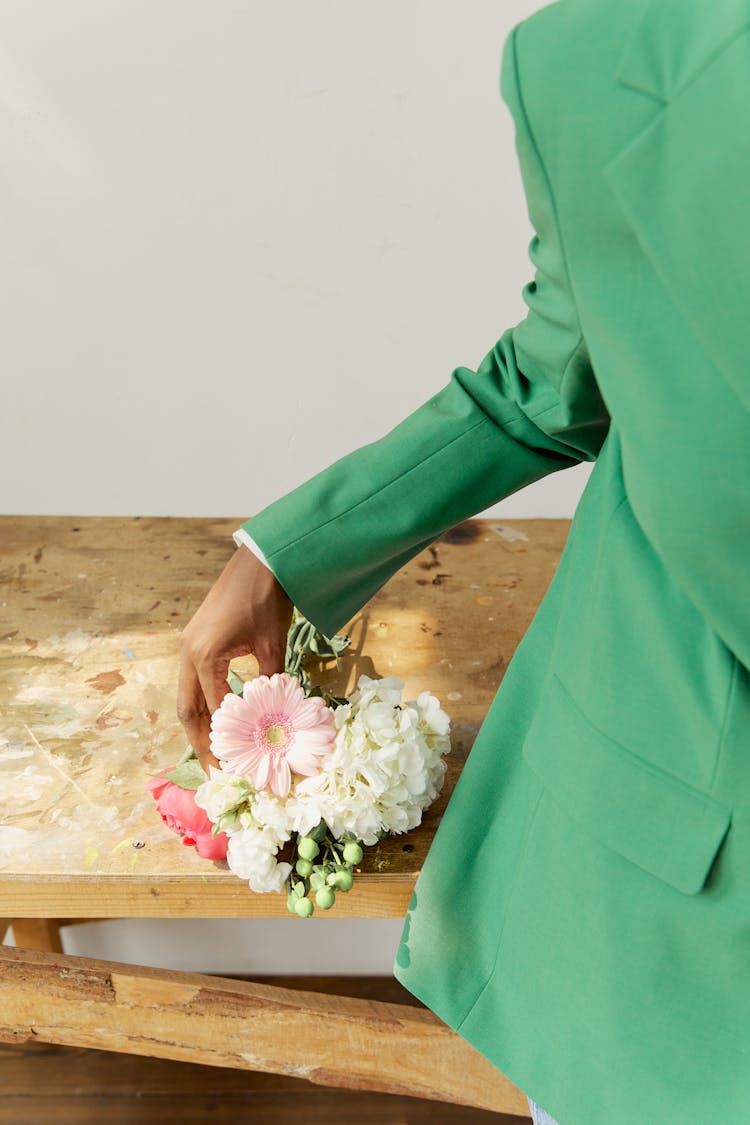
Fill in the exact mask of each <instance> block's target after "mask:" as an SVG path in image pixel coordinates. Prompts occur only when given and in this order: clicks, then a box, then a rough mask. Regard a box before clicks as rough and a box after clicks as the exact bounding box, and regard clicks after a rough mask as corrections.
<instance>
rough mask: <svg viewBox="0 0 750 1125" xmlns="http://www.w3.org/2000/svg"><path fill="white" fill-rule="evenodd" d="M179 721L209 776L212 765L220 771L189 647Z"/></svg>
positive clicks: (180, 690)
mask: <svg viewBox="0 0 750 1125" xmlns="http://www.w3.org/2000/svg"><path fill="white" fill-rule="evenodd" d="M177 718H178V719H179V720H180V722H181V723H182V726H183V729H184V731H185V734H186V735H187V738H188V741H189V743H190V745H191V746H192V748H193V750H195V753H196V755H197V756H198V760H199V761H200V763H201V765H202V766H203V769H204V771H205V772H206V774H208V767H209V765H214V766H216V767H217V768H218V765H219V761H218V759H217V758H216V757H215V756H214V755H213V754H212V753H211V737H210V731H211V712H210V710H209V708H208V705H207V703H206V696H205V692H204V690H203V687H202V685H201V681H200V677H199V675H198V672H197V670H196V668H195V665H194V663H193V659H192V656H191V654H190V651H189V649H188V647H187V645H183V647H182V650H181V652H180V678H179V684H178V688H177Z"/></svg>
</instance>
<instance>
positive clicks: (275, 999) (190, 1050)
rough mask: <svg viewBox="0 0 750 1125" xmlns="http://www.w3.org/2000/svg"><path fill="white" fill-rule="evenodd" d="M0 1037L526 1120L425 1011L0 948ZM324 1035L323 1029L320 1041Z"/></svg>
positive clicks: (479, 1061) (521, 1104)
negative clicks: (258, 1073)
mask: <svg viewBox="0 0 750 1125" xmlns="http://www.w3.org/2000/svg"><path fill="white" fill-rule="evenodd" d="M0 990H1V991H2V996H3V1009H2V1014H1V1015H0V1019H2V1023H3V1026H2V1027H0V1040H3V1041H6V1042H14V1041H15V1042H19V1041H23V1040H25V1039H29V1038H32V1037H33V1038H35V1039H36V1040H40V1041H43V1042H49V1043H59V1044H66V1045H72V1046H80V1047H97V1048H104V1049H108V1050H114V1051H120V1052H124V1053H127V1054H137V1055H150V1056H156V1057H160V1058H171V1059H180V1060H184V1061H189V1062H197V1063H201V1064H211V1065H214V1066H225V1067H232V1068H237V1069H248V1070H262V1071H267V1072H272V1073H276V1074H285V1075H289V1076H292V1077H297V1078H305V1079H307V1080H308V1081H309V1082H312V1083H314V1084H316V1085H323V1086H334V1087H339V1088H346V1089H351V1090H373V1091H381V1092H384V1093H391V1094H400V1095H407V1096H411V1097H420V1098H427V1099H432V1100H437V1101H444V1102H452V1103H455V1104H457V1105H467V1106H475V1107H478V1108H481V1109H492V1110H495V1111H498V1112H504V1113H510V1114H518V1115H524V1116H525V1115H527V1113H528V1103H527V1101H526V1098H525V1095H524V1094H523V1093H522V1092H521V1091H520V1090H518V1088H517V1087H516V1086H514V1085H513V1084H512V1083H511V1082H510V1081H509V1080H508V1079H507V1078H506V1077H505V1076H504V1075H503V1074H501V1072H500V1071H499V1070H497V1068H495V1067H493V1066H492V1064H491V1063H490V1062H489V1061H488V1060H487V1059H485V1058H484V1057H483V1056H482V1055H481V1054H480V1053H479V1052H478V1051H475V1050H474V1048H472V1047H471V1046H470V1045H469V1044H468V1043H467V1042H466V1041H465V1040H463V1039H462V1038H461V1037H460V1036H458V1035H457V1034H456V1033H455V1032H454V1031H452V1030H451V1029H450V1028H449V1027H448V1026H447V1025H446V1024H444V1023H443V1022H442V1021H441V1020H440V1019H439V1018H438V1017H437V1016H436V1015H435V1014H434V1013H433V1012H431V1011H429V1010H428V1009H426V1008H424V1007H413V1006H411V1005H407V1004H392V1003H387V1002H379V1001H373V1000H361V999H356V998H349V997H342V996H327V995H323V994H320V993H316V992H304V991H298V990H293V989H286V988H280V987H276V986H271V985H262V984H258V983H255V982H244V981H236V980H229V979H226V978H220V977H211V976H207V975H205V974H198V973H181V972H175V971H169V970H164V969H149V968H140V967H134V966H130V965H123V964H118V963H116V962H111V961H99V960H92V959H90V958H83V957H71V956H67V955H65V954H58V955H54V954H51V953H42V952H35V951H27V950H22V949H19V948H17V947H14V946H3V947H0ZM316 1032H317V1033H316Z"/></svg>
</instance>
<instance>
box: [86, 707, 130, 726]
mask: <svg viewBox="0 0 750 1125" xmlns="http://www.w3.org/2000/svg"><path fill="white" fill-rule="evenodd" d="M131 718H132V716H131V715H126V714H124V713H123V712H121V711H117V710H116V709H115V708H114V707H109V708H108V709H107V710H106V711H104V712H102V714H101V715H99V717H98V718H97V720H96V722H95V723H94V726H95V727H96V728H97V730H109V729H110V727H119V726H120V724H121V723H128V722H130V720H131Z"/></svg>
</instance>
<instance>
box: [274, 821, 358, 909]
mask: <svg viewBox="0 0 750 1125" xmlns="http://www.w3.org/2000/svg"><path fill="white" fill-rule="evenodd" d="M363 854H364V853H363V851H362V848H361V847H360V845H359V843H358V841H357V839H356V837H355V836H354V835H353V834H352V833H347V834H346V835H345V836H343V837H342V839H341V840H334V838H333V837H332V836H331V833H330V830H329V828H328V825H327V824H326V823H325V821H324V820H321V822H320V824H318V825H317V827H315V828H313V830H312V831H311V832H309V833H308V834H307V835H306V836H300V837H298V839H297V844H296V855H297V859H296V861H295V860H294V856H293V857H292V866H293V872H292V874H290V876H289V878H288V879H287V881H286V884H285V885H286V889H287V900H286V905H287V910H288V911H289V912H290V914H297V915H299V917H300V918H309V917H310V915H311V914H312V913H313V912H314V910H315V906H319V907H320V909H321V910H330V909H331V907H332V906H333V904H334V902H335V901H336V891H349V890H351V888H352V884H353V882H354V875H353V868H354V866H355V865H356V864H358V863H360V862H361V861H362V856H363ZM316 859H317V861H318V862H317V863H314V862H313V861H314V860H316ZM310 891H314V892H315V905H313V901H312V899H311V898H308V895H309V893H310Z"/></svg>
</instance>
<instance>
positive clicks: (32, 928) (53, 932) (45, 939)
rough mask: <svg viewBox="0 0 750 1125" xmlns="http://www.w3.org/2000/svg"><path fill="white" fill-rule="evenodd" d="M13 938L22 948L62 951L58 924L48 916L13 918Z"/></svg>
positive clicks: (50, 951) (53, 951) (52, 951)
mask: <svg viewBox="0 0 750 1125" xmlns="http://www.w3.org/2000/svg"><path fill="white" fill-rule="evenodd" d="M13 940H14V943H15V944H16V945H20V946H23V948H24V949H46V950H47V951H48V952H49V953H62V951H63V947H62V940H61V938H60V925H59V923H58V922H56V921H55V920H54V919H50V918H14V919H13Z"/></svg>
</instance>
